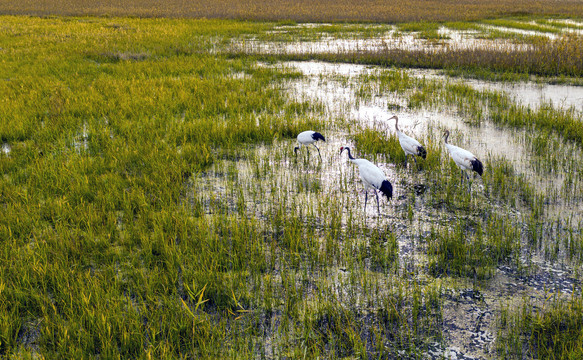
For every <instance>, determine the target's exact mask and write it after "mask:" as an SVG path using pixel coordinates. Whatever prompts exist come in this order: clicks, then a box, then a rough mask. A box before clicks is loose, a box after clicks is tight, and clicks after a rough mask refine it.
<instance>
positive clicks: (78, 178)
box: [0, 17, 583, 359]
mask: <svg viewBox="0 0 583 360" xmlns="http://www.w3.org/2000/svg"><path fill="white" fill-rule="evenodd" d="M2 24H3V26H4V30H5V31H3V32H2V34H1V35H0V49H1V50H0V60H1V61H0V73H1V74H2V79H1V81H0V93H2V94H6V96H5V97H3V101H1V102H0V110H1V111H0V139H1V141H2V142H3V143H4V142H6V143H8V144H9V145H10V147H11V151H10V152H9V153H8V154H4V153H0V173H1V174H2V178H1V181H0V204H1V206H2V208H3V216H2V217H1V218H0V238H2V239H5V240H4V241H2V242H1V244H0V259H1V260H2V261H1V264H2V265H0V320H1V321H0V357H7V358H18V357H25V358H26V357H43V358H144V359H145V358H152V357H153V358H160V359H166V358H167V359H170V358H224V357H229V358H236V359H247V358H249V359H250V358H258V357H265V358H278V357H281V358H283V357H289V358H299V357H309V358H316V357H318V356H319V357H326V358H331V359H335V358H347V357H353V358H371V357H374V358H390V357H394V356H397V354H405V356H407V357H411V358H422V357H423V356H424V354H425V352H426V351H427V350H428V349H429V348H430V347H431V346H433V344H434V343H436V342H437V343H440V344H444V345H448V344H447V339H446V338H445V337H444V334H443V325H444V324H443V321H444V314H445V313H446V311H447V310H448V309H447V308H446V307H447V305H446V301H445V293H446V292H447V291H451V290H452V289H454V290H455V289H457V288H458V287H464V286H467V284H470V283H472V284H473V286H476V287H480V286H482V285H483V286H484V288H487V286H488V281H489V279H491V278H492V277H493V276H495V273H496V268H497V267H498V266H500V265H508V266H513V267H516V268H519V267H520V266H519V265H517V263H518V262H519V260H518V258H519V255H521V254H523V253H525V252H530V251H535V250H540V251H543V252H544V254H543V255H545V256H546V257H547V258H548V259H553V256H555V258H554V259H555V260H556V259H557V257H558V256H561V255H560V254H561V253H565V254H566V256H567V257H568V259H569V260H570V261H573V263H574V264H580V262H581V261H582V256H581V250H582V246H581V243H582V242H581V239H580V237H581V236H580V232H579V231H580V230H579V229H580V224H567V223H565V224H564V223H563V222H559V221H558V220H556V219H553V218H550V217H547V215H546V213H545V211H546V205H547V204H548V203H550V202H554V201H564V200H566V199H569V198H573V197H575V196H577V194H579V191H580V188H581V179H580V175H579V174H578V173H577V172H576V169H578V162H577V161H578V160H577V158H576V157H575V159H569V158H568V157H567V156H566V155H567V154H572V153H575V150H574V149H580V148H581V147H583V145H582V144H583V135H581V134H579V132H578V130H577V129H578V127H577V121H579V120H578V119H577V117H576V115H575V114H574V113H573V112H568V111H566V112H565V111H559V110H556V109H553V108H552V107H550V106H548V107H542V108H541V109H540V110H529V109H526V108H523V107H520V106H517V105H515V104H513V103H512V102H511V101H510V100H509V99H508V98H506V97H505V96H503V95H501V94H499V93H495V92H487V91H475V90H473V89H472V88H470V87H468V86H465V85H462V84H459V83H453V82H441V81H433V80H425V79H422V80H420V79H416V78H414V77H412V76H410V75H408V74H407V73H406V72H405V71H401V70H384V71H379V72H378V73H372V74H369V75H364V76H360V77H358V78H357V79H356V80H354V79H347V78H343V77H341V76H337V77H335V78H334V79H333V80H330V79H325V78H324V77H322V78H321V81H324V82H325V81H336V82H337V84H343V85H342V86H344V85H346V86H351V85H350V84H351V82H353V81H355V82H356V84H355V85H354V86H352V87H351V91H352V93H353V94H354V95H355V103H360V102H362V103H366V102H367V101H371V99H374V97H375V96H377V94H379V93H381V94H387V93H396V94H399V96H401V97H402V100H403V101H402V102H399V103H398V104H397V103H389V104H388V105H387V111H390V112H400V111H410V112H415V111H417V110H420V109H440V110H441V111H450V110H451V111H455V112H456V113H457V114H460V115H463V116H464V118H466V119H467V123H468V124H470V125H472V126H480V124H482V123H483V121H485V120H484V119H485V118H486V117H487V118H488V119H489V121H492V122H493V123H495V124H498V125H500V126H504V127H506V128H515V129H517V131H518V130H522V131H524V132H527V133H528V134H527V135H524V138H522V139H521V141H522V143H523V144H524V147H525V149H527V151H528V153H529V155H531V156H532V158H533V159H534V160H533V172H534V173H535V174H536V175H537V176H549V175H551V174H553V173H556V172H561V173H565V174H569V181H568V182H567V183H566V185H565V186H564V187H563V188H561V189H559V190H557V191H555V192H545V191H543V190H541V189H539V188H537V187H536V186H535V185H533V184H531V183H530V182H529V179H528V178H526V177H525V176H523V175H521V174H519V172H518V171H517V170H516V169H515V168H514V167H513V165H512V164H511V163H510V162H509V161H508V160H507V159H505V158H496V157H490V156H485V158H484V159H485V160H484V162H485V164H486V172H485V175H484V177H483V178H482V179H481V180H475V181H474V183H473V184H472V191H471V192H467V191H466V184H465V183H464V184H461V183H460V174H459V169H458V168H457V167H456V166H455V164H454V163H453V162H452V161H451V160H449V158H448V155H447V153H446V152H445V149H444V147H443V142H442V139H441V138H440V134H441V132H442V130H443V129H440V128H428V129H427V130H428V131H427V133H426V135H424V137H423V138H421V139H420V140H421V141H422V143H423V144H424V145H425V146H426V148H427V150H428V156H427V159H425V160H419V166H418V167H417V168H415V166H413V164H410V165H411V166H409V167H405V166H403V165H404V161H405V156H404V153H403V151H402V149H401V148H400V145H399V143H398V139H397V138H396V136H395V135H394V132H393V131H392V127H391V126H388V127H387V128H376V127H375V128H373V127H367V126H362V125H358V126H355V125H354V124H352V123H351V119H348V118H338V119H333V120H332V121H331V120H329V119H328V117H327V116H326V115H327V113H326V109H327V108H326V104H320V103H316V102H308V101H300V100H295V99H294V98H292V97H288V96H287V95H286V93H285V89H288V87H289V85H290V83H291V82H294V81H301V80H302V76H301V75H300V74H298V73H297V72H293V71H287V70H275V69H274V68H272V67H270V66H266V65H265V64H263V63H259V64H258V60H260V59H262V58H260V57H254V56H242V54H240V53H235V54H233V53H230V52H229V49H230V48H231V44H232V42H233V41H238V40H240V39H249V38H253V37H258V38H261V37H262V36H265V37H271V36H273V37H275V38H278V35H276V34H269V32H270V31H271V30H273V29H276V28H277V27H278V26H281V25H286V26H291V27H293V28H296V27H299V26H297V24H293V23H284V24H282V23H251V22H242V21H217V20H196V21H195V20H169V19H137V18H43V19H40V18H24V17H2ZM409 26H410V27H414V26H413V25H409ZM428 26H430V25H427V24H424V25H423V26H421V27H422V28H423V29H426V28H427V27H428ZM431 26H433V25H431ZM456 26H457V27H458V28H463V26H462V25H456ZM470 27H471V26H470ZM385 30H386V27H384V26H380V27H378V28H376V27H375V28H373V29H372V30H370V29H369V27H368V26H367V25H360V24H347V25H340V24H334V25H331V26H329V25H321V26H318V27H316V28H315V29H314V30H313V34H311V33H310V32H311V31H312V30H299V32H304V31H305V32H304V34H305V36H306V37H307V38H310V37H312V38H317V37H318V36H319V35H317V34H318V33H324V34H326V36H328V35H330V36H333V37H338V38H344V37H350V36H353V35H354V36H355V37H367V36H376V34H378V33H380V32H383V31H385ZM403 31H404V30H403ZM281 40H282V41H287V40H289V38H288V35H286V34H284V35H282V36H281ZM557 49H559V50H560V48H557ZM217 50H224V51H217ZM304 56H307V55H304ZM314 57H316V56H314ZM39 59H42V60H43V61H38V60H39ZM270 60H277V58H276V57H272V58H270ZM336 60H342V58H336ZM447 109H449V110H447ZM391 125H392V124H391ZM308 128H311V129H315V130H316V129H317V130H321V131H323V132H324V133H325V134H326V136H327V138H328V139H330V141H331V142H332V143H334V144H336V142H338V141H347V142H348V141H353V142H354V144H355V146H356V149H357V150H355V155H356V154H358V155H359V156H363V157H365V158H369V159H371V160H374V161H375V162H377V163H380V164H383V165H384V166H386V168H387V170H388V173H390V174H391V176H392V177H391V180H392V181H393V182H394V186H395V189H396V194H397V196H396V197H395V199H393V200H392V201H391V202H386V201H385V199H382V202H381V211H382V213H383V215H382V216H381V217H376V216H372V214H370V213H369V214H365V213H363V212H362V207H363V198H364V196H363V195H364V194H363V193H362V191H361V189H362V188H361V184H360V183H359V180H358V172H357V171H358V170H357V169H355V168H354V166H353V165H352V164H345V162H346V159H345V157H340V156H339V155H338V149H331V148H330V147H329V143H326V144H323V145H322V147H321V149H322V155H323V159H322V161H321V162H320V161H309V160H308V157H307V155H305V153H303V152H302V154H298V157H295V155H294V153H293V146H294V144H293V143H294V137H295V136H296V134H297V133H299V132H300V131H302V130H305V129H308ZM386 129H390V130H389V131H387V130H386ZM534 130H536V131H534ZM328 134H330V136H329V135H328ZM452 139H455V140H456V143H461V140H463V136H462V134H459V133H455V132H454V133H452ZM545 139H546V140H547V141H545ZM302 150H304V149H302ZM311 150H312V151H313V150H314V149H311ZM551 150H554V152H553V151H551ZM314 158H316V156H315V153H314V152H312V153H311V159H314ZM331 169H332V170H334V171H336V172H334V173H333V175H332V173H331V171H332V170H331ZM419 184H428V185H427V186H426V188H427V189H426V191H425V192H418V191H417V190H418V188H417V187H416V185H419ZM369 195H370V194H369ZM369 197H370V196H369ZM370 201H372V202H373V203H371V202H370ZM368 205H369V206H371V207H374V198H372V197H370V199H369V204H368ZM418 210H421V211H418ZM374 211H376V209H374ZM519 212H520V213H519ZM518 214H520V215H518ZM559 224H560V226H559ZM549 238H561V241H559V242H557V243H552V242H550V241H549ZM404 244H405V245H407V246H403V245H404ZM402 251H409V252H410V253H408V254H407V255H411V256H409V257H407V256H402V255H403V254H402ZM561 259H563V258H561ZM518 270H521V271H526V270H524V269H521V268H519V269H518ZM578 301H579V297H575V298H574V300H573V301H572V303H569V305H568V306H566V307H564V308H559V310H554V309H553V310H551V311H550V315H546V313H543V312H541V313H540V314H538V315H537V317H535V320H536V321H533V322H530V323H528V324H527V325H524V326H522V325H521V328H520V329H521V330H520V332H518V334H520V336H517V337H512V334H510V335H505V337H503V340H502V342H501V343H500V344H499V345H500V346H502V347H504V346H506V345H508V344H523V343H528V344H531V346H532V347H533V348H536V349H537V354H541V357H542V355H543V354H544V356H548V357H550V356H552V355H551V354H552V351H556V350H557V349H556V346H555V345H556V344H558V343H559V340H560V343H564V344H567V345H566V346H565V348H564V352H562V353H564V354H565V356H568V354H571V356H576V355H577V354H578V351H579V350H580V347H579V348H578V347H577V344H578V343H577V339H578V335H577V334H578V332H577V331H580V328H578V326H577V323H576V322H569V321H567V322H565V324H562V325H560V326H559V327H555V326H554V324H556V323H557V321H559V320H558V319H561V318H562V317H563V316H569V315H571V314H572V312H575V311H579V310H580V309H579V305H578ZM526 309H527V310H532V308H531V307H527V308H526ZM504 314H506V315H505V316H506V319H507V320H505V321H506V322H507V323H510V322H512V321H516V322H519V321H522V320H521V319H520V318H516V319H517V320H514V318H513V317H512V315H510V313H504ZM504 314H503V315H504ZM503 319H504V318H503ZM508 319H510V320H508ZM533 324H534V325H533ZM535 325H536V326H535ZM500 329H501V331H503V330H506V327H505V325H504V324H502V325H501V326H500ZM557 329H567V330H568V331H567V332H565V334H564V336H565V338H560V339H559V338H558V337H557V336H560V335H559V334H558V330H557ZM529 331H530V332H531V333H532V334H534V335H533V336H532V337H529V336H530V335H529V334H530V333H529ZM549 334H551V335H552V336H555V338H556V339H558V340H557V341H553V342H550V343H549V342H545V340H544V339H545V336H547V335H549ZM543 349H548V350H549V351H547V352H545V351H546V350H543ZM512 351H515V350H509V352H508V353H509V354H511V355H512V354H515V352H512ZM501 353H504V352H501Z"/></svg>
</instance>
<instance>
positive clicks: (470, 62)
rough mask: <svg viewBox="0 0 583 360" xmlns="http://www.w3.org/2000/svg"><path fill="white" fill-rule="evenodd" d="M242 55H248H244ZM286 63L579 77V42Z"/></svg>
mask: <svg viewBox="0 0 583 360" xmlns="http://www.w3.org/2000/svg"><path fill="white" fill-rule="evenodd" d="M246 54H249V52H247V53H246ZM282 56H283V57H286V58H288V59H290V60H309V59H320V60H323V61H333V62H348V63H360V64H375V65H383V66H398V67H413V68H432V69H449V70H469V71H472V70H479V69H483V70H484V69H485V70H489V71H492V72H496V73H522V74H529V75H538V76H548V77H554V76H555V77H556V76H567V77H581V76H583V62H582V61H581V59H582V58H583V42H581V37H580V36H576V35H564V36H562V37H559V38H557V39H555V40H547V39H543V38H541V39H538V41H535V42H534V43H533V44H531V46H529V47H528V48H525V49H524V50H512V49H508V48H504V47H500V48H496V47H491V48H481V47H475V48H467V49H465V48H461V49H459V48H455V47H446V48H436V49H434V50H431V49H429V50H428V49H422V50H408V49H386V50H371V51H367V50H359V51H347V52H331V53H318V54H311V53H310V54H287V55H282Z"/></svg>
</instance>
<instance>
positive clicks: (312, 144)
mask: <svg viewBox="0 0 583 360" xmlns="http://www.w3.org/2000/svg"><path fill="white" fill-rule="evenodd" d="M312 145H314V147H315V148H316V150H318V156H319V157H320V161H322V155H320V149H318V147H317V146H316V144H312Z"/></svg>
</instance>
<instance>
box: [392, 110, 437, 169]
mask: <svg viewBox="0 0 583 360" xmlns="http://www.w3.org/2000/svg"><path fill="white" fill-rule="evenodd" d="M392 119H395V129H396V130H397V135H398V136H399V143H400V144H401V148H402V149H403V151H404V152H405V165H407V158H408V157H409V155H411V156H413V160H415V165H417V159H416V158H415V156H421V157H422V158H424V159H425V158H426V157H427V151H426V150H425V148H424V147H423V146H421V144H420V143H419V141H417V140H415V139H413V138H412V137H410V136H407V135H405V134H404V133H402V132H401V131H400V130H399V117H398V116H397V115H393V116H392V117H391V118H389V119H387V121H389V120H392Z"/></svg>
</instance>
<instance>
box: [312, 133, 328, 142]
mask: <svg viewBox="0 0 583 360" xmlns="http://www.w3.org/2000/svg"><path fill="white" fill-rule="evenodd" d="M312 139H314V140H316V141H318V140H322V141H326V139H324V135H322V134H320V133H319V132H314V133H313V134H312Z"/></svg>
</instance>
